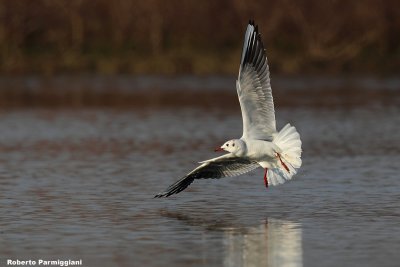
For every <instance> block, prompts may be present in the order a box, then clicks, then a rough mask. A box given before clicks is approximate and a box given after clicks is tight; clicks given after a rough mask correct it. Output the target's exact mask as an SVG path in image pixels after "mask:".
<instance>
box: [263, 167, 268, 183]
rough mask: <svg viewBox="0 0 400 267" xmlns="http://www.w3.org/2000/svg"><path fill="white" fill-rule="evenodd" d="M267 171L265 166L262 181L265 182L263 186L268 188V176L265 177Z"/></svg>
mask: <svg viewBox="0 0 400 267" xmlns="http://www.w3.org/2000/svg"><path fill="white" fill-rule="evenodd" d="M267 172H268V169H267V168H265V172H264V183H265V187H266V188H268V177H267Z"/></svg>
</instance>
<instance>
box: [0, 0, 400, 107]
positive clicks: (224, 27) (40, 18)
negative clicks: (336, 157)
mask: <svg viewBox="0 0 400 267" xmlns="http://www.w3.org/2000/svg"><path fill="white" fill-rule="evenodd" d="M249 19H255V21H256V23H258V24H259V25H260V31H261V33H262V36H263V37H262V38H263V40H264V43H265V47H266V49H267V54H268V58H269V61H270V68H271V72H272V78H273V79H274V78H277V84H276V85H281V83H280V81H282V79H280V78H281V77H282V76H286V77H285V79H283V80H284V81H283V82H284V85H282V86H281V87H285V88H286V87H291V88H293V87H295V85H294V83H296V84H300V83H301V82H304V81H305V80H304V79H301V77H305V76H306V75H307V76H310V75H311V76H314V77H313V79H312V80H315V79H314V78H315V77H319V78H323V81H322V83H327V84H330V85H333V86H335V87H338V84H339V85H340V86H342V87H343V86H344V87H354V86H353V85H354V83H356V84H357V85H358V84H364V87H365V83H369V84H370V86H374V85H377V86H378V87H379V86H381V87H385V88H387V87H390V88H393V87H396V88H398V87H399V86H398V83H399V82H398V79H394V80H393V77H397V75H398V69H399V67H400V38H399V36H400V7H399V3H398V1H390V0H385V1H378V0H366V1H351V2H348V1H342V0H332V1H323V2H320V1H309V0H300V1H289V0H285V1H275V0H270V1H258V0H257V1H256V0H250V1H240V0H235V1H224V0H219V1H206V2H198V1H175V0H172V1H157V0H149V1H129V0H117V1H112V2H110V1H105V0H96V1H84V0H76V1H47V0H46V1H45V0H43V1H42V0H39V1H28V0H21V1H0V90H1V93H2V94H3V96H2V97H1V99H2V101H0V102H2V103H1V104H2V106H3V107H4V106H13V105H22V106H24V105H38V106H41V105H53V106H57V105H62V104H66V105H74V106H77V105H83V106H85V105H113V106H118V105H124V106H133V105H134V103H133V102H134V100H133V99H137V96H134V97H131V99H129V100H127V97H128V98H129V96H127V95H131V94H134V92H133V91H135V89H136V90H137V89H139V88H140V89H153V90H155V89H160V87H170V89H184V90H186V89H188V88H186V87H188V85H189V87H191V88H193V87H196V88H199V89H202V88H203V87H205V88H209V87H211V88H218V89H221V88H231V87H232V84H233V83H232V82H231V80H232V79H234V75H236V74H237V71H238V62H239V59H240V51H241V48H242V42H243V33H244V31H245V28H246V23H247V21H248V20H249ZM149 76H151V77H149ZM210 76H212V77H213V78H212V79H211V80H210V79H206V77H208V78H210ZM360 76H361V77H362V78H368V79H371V78H372V80H363V81H360V80H359V79H355V80H354V79H353V78H354V77H358V78H360ZM166 77H168V78H173V81H171V79H166ZM184 77H185V78H186V79H183V78H184ZM196 77H201V79H197V80H196V79H195V78H196ZM227 77H228V80H226V79H224V78H227ZM333 77H336V78H335V79H332V78H333ZM338 77H339V78H338ZM349 77H350V78H349ZM388 77H390V78H392V79H390V80H385V81H382V79H383V78H388ZM299 78H300V79H299ZM377 79H378V80H377ZM287 81H289V82H293V85H287V84H286V83H285V82H287ZM320 82H321V81H320ZM65 83H68V87H69V88H68V89H67V90H64V92H63V93H62V95H60V94H61V92H60V91H61V89H60V87H63V86H64V85H65ZM393 83H394V84H393ZM334 84H336V85H334ZM273 85H275V84H274V83H273ZM305 87H307V86H305ZM311 87H312V86H311ZM125 89H126V90H125ZM304 89H306V88H304ZM116 91H124V93H120V94H119V95H121V94H123V95H124V97H118V96H116V95H115V94H117V92H116ZM231 91H232V90H231ZM232 92H233V91H232ZM278 92H279V91H278ZM153 94H156V93H155V92H154V91H153ZM111 95H112V96H111ZM158 95H159V94H158ZM167 95H168V94H167V93H165V92H164V93H163V94H162V97H165V98H166V99H167V101H161V102H163V104H166V103H169V102H170V100H169V99H170V98H171V97H169V98H168V97H167ZM143 97H144V98H145V97H146V96H145V95H144V96H143V95H142V96H141V97H140V98H143ZM144 100H145V101H144V102H143V101H139V102H140V103H141V104H143V103H146V104H148V103H149V102H151V99H144ZM185 100H186V99H185ZM132 101H133V102H132ZM278 101H280V100H278ZM153 102H154V101H153ZM179 102H181V103H185V102H186V103H188V102H187V101H183V100H182V101H179ZM314 102H315V101H314ZM189 104H193V103H192V101H189ZM158 105H159V104H158Z"/></svg>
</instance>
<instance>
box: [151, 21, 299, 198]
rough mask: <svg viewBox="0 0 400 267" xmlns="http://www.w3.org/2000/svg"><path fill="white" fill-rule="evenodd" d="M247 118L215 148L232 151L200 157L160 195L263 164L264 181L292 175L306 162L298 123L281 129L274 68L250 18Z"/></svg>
mask: <svg viewBox="0 0 400 267" xmlns="http://www.w3.org/2000/svg"><path fill="white" fill-rule="evenodd" d="M236 90H237V94H238V96H239V102H240V108H241V110H242V118H243V135H242V137H241V138H240V139H232V140H229V141H227V142H225V143H224V144H223V145H222V146H221V147H218V148H216V149H215V151H224V152H228V153H227V154H224V155H222V156H220V157H217V158H213V159H209V160H206V161H202V162H199V163H200V166H198V167H197V168H195V169H194V170H193V171H191V172H189V173H188V174H187V175H185V176H184V177H183V178H182V179H180V180H179V181H177V182H175V183H174V184H172V185H171V186H169V187H168V188H167V189H166V190H165V191H163V192H160V193H159V194H157V195H156V196H155V197H156V198H160V197H168V196H171V195H173V194H177V193H179V192H181V191H183V190H184V189H186V188H187V187H188V186H189V185H190V184H191V183H192V182H193V181H194V180H195V179H209V178H212V179H217V178H223V177H232V176H237V175H241V174H244V173H246V172H249V171H252V170H254V169H256V168H258V167H262V168H264V170H265V171H264V183H265V186H266V187H268V186H269V185H279V184H283V183H284V182H286V181H287V180H290V179H292V177H293V175H295V174H296V172H297V170H298V169H299V168H300V166H301V163H302V162H301V152H302V150H301V140H300V135H299V133H298V132H297V131H296V128H295V127H294V126H291V125H290V124H286V126H284V127H283V128H282V129H281V130H280V131H279V132H278V131H277V130H276V121H275V110H274V102H273V98H272V91H271V84H270V77H269V67H268V61H267V57H266V54H265V49H264V46H263V43H262V41H261V35H260V33H259V32H258V26H257V25H255V24H254V21H250V22H249V24H248V26H247V30H246V33H245V36H244V44H243V52H242V57H241V60H240V67H239V76H238V79H237V81H236Z"/></svg>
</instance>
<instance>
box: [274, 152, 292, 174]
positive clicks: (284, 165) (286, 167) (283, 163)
mask: <svg viewBox="0 0 400 267" xmlns="http://www.w3.org/2000/svg"><path fill="white" fill-rule="evenodd" d="M276 155H277V156H278V158H279V160H280V162H281V164H282V166H283V167H284V168H285V170H286V171H287V172H288V173H290V171H289V168H288V166H286V164H285V162H283V161H282V159H281V155H279V153H276Z"/></svg>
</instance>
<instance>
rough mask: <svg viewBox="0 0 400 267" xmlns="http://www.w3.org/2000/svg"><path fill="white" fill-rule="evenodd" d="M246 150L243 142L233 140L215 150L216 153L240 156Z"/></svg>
mask: <svg viewBox="0 0 400 267" xmlns="http://www.w3.org/2000/svg"><path fill="white" fill-rule="evenodd" d="M244 149H245V144H244V142H243V141H242V140H240V139H233V140H229V141H226V142H225V143H224V144H223V145H222V146H220V147H217V148H216V149H215V152H217V151H226V152H230V153H233V154H235V155H238V156H239V155H240V154H242V153H244Z"/></svg>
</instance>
